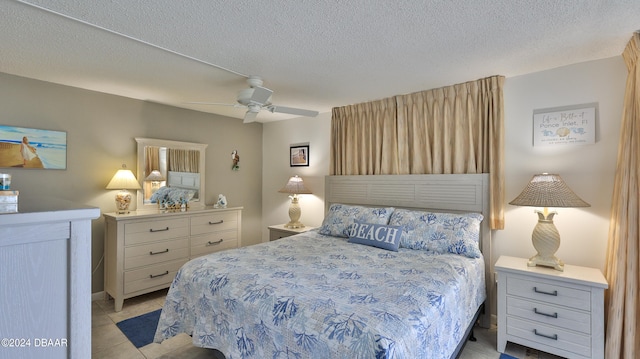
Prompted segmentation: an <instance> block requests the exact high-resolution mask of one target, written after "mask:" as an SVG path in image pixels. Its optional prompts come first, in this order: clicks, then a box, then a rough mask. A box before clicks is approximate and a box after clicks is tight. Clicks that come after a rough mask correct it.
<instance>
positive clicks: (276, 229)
mask: <svg viewBox="0 0 640 359" xmlns="http://www.w3.org/2000/svg"><path fill="white" fill-rule="evenodd" d="M314 228H316V227H307V226H305V227H302V228H287V227H285V225H284V224H276V225H273V226H269V241H275V240H278V239H280V238H284V237H290V236H293V235H296V234H300V233H304V232H306V231H310V230H312V229H314Z"/></svg>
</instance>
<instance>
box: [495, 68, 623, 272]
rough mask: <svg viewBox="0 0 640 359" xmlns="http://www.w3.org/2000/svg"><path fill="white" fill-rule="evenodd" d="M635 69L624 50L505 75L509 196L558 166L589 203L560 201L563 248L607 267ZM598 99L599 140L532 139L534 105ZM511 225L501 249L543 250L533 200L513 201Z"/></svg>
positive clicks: (567, 255) (577, 259)
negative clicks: (630, 74) (626, 103)
mask: <svg viewBox="0 0 640 359" xmlns="http://www.w3.org/2000/svg"><path fill="white" fill-rule="evenodd" d="M626 74H627V70H626V67H625V64H624V61H623V60H622V57H614V58H609V59H604V60H598V61H590V62H586V63H581V64H574V65H570V66H565V67H561V68H557V69H553V70H548V71H543V72H538V73H534V74H528V75H523V76H517V77H513V78H508V79H506V81H505V88H504V96H505V130H506V141H505V149H506V154H505V162H506V166H505V168H506V171H505V175H506V201H507V203H508V202H509V201H511V200H513V199H514V198H515V197H516V196H517V195H518V194H519V193H520V191H522V189H523V188H524V186H525V185H526V184H527V182H528V181H529V179H530V178H531V176H533V175H534V174H536V173H541V172H549V173H558V174H560V175H561V176H562V178H563V179H564V180H565V182H566V183H567V184H568V185H569V187H571V189H573V191H574V192H575V193H576V194H577V195H578V196H580V197H581V198H582V199H584V200H585V201H587V202H588V203H589V204H591V207H588V208H560V209H557V212H558V215H557V216H555V217H554V223H555V224H556V227H557V228H558V231H559V232H560V237H561V245H560V249H559V250H558V252H557V253H556V254H557V256H558V257H559V258H560V259H562V260H564V261H565V263H568V264H576V265H584V266H591V267H595V268H599V269H601V270H603V269H604V264H605V263H604V262H605V253H606V250H607V233H608V229H609V213H610V209H611V196H612V193H613V179H614V174H615V165H616V156H617V150H618V141H619V138H620V122H621V118H622V104H623V98H624V88H625V82H626ZM591 102H597V103H598V105H599V113H598V114H597V125H596V143H595V144H593V145H582V146H566V147H552V148H541V147H533V146H532V136H533V135H532V131H533V125H532V120H533V110H535V109H542V108H553V107H560V106H566V105H576V104H584V103H591ZM505 220H506V225H505V230H503V231H497V232H496V233H495V235H494V237H493V239H494V260H497V258H498V256H499V255H501V254H504V255H512V256H519V257H529V256H531V255H533V254H535V249H534V248H533V246H532V245H531V232H532V231H533V227H534V226H535V224H536V222H537V215H535V214H534V213H533V208H531V207H516V206H511V205H508V204H507V207H506V211H505Z"/></svg>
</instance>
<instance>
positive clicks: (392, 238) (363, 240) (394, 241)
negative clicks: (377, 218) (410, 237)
mask: <svg viewBox="0 0 640 359" xmlns="http://www.w3.org/2000/svg"><path fill="white" fill-rule="evenodd" d="M401 235H402V227H399V226H387V225H382V224H373V223H363V222H356V223H354V224H353V225H352V226H351V228H350V231H349V242H350V243H358V244H364V245H367V246H373V247H378V248H382V249H387V250H390V251H395V252H397V251H398V246H399V245H400V236H401Z"/></svg>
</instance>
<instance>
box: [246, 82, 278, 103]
mask: <svg viewBox="0 0 640 359" xmlns="http://www.w3.org/2000/svg"><path fill="white" fill-rule="evenodd" d="M272 93H273V91H271V90H269V89H268V88H266V87H260V86H256V87H254V88H253V94H252V95H251V100H250V101H251V102H255V103H258V104H260V105H261V106H262V105H264V104H266V103H267V101H269V98H270V97H271V94H272Z"/></svg>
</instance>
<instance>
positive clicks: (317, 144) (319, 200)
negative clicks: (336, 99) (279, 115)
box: [262, 113, 331, 242]
mask: <svg viewBox="0 0 640 359" xmlns="http://www.w3.org/2000/svg"><path fill="white" fill-rule="evenodd" d="M262 131H263V132H262V136H263V137H262V148H263V153H262V161H263V162H262V163H263V170H262V227H263V228H262V241H263V242H266V241H269V231H268V229H267V227H268V226H270V225H274V224H283V223H287V222H289V204H290V203H291V201H290V200H289V197H288V196H287V194H285V193H279V192H278V190H279V189H281V188H282V187H284V185H285V184H286V183H287V180H288V179H289V177H291V176H293V175H298V176H300V177H302V179H303V180H304V184H305V186H306V187H307V188H309V189H310V190H311V191H312V192H313V194H306V195H300V196H299V197H300V199H299V201H300V208H301V209H302V215H301V217H300V222H302V223H304V224H305V225H307V226H313V227H317V226H319V225H320V224H322V219H323V218H324V177H325V176H326V175H328V174H329V153H330V149H329V145H330V140H331V136H330V131H331V113H323V114H320V115H319V116H318V117H314V118H309V117H300V118H295V119H291V120H286V121H277V122H268V123H265V124H263V126H262ZM304 143H308V144H309V167H289V146H290V145H296V144H304Z"/></svg>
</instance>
